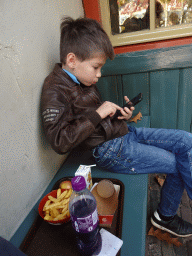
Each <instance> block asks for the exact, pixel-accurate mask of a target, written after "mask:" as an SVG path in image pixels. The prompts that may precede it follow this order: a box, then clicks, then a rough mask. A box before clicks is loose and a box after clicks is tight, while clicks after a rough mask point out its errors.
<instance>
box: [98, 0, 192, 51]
mask: <svg viewBox="0 0 192 256" xmlns="http://www.w3.org/2000/svg"><path fill="white" fill-rule="evenodd" d="M99 5H100V13H101V22H102V25H103V28H104V29H105V31H106V32H107V34H108V36H109V38H110V40H111V42H112V45H113V46H114V47H117V46H124V45H132V44H140V43H147V42H154V41H161V40H168V39H176V38H182V37H188V36H192V24H191V23H190V24H182V25H174V26H170V27H167V28H155V22H154V21H155V1H154V0H150V13H151V18H150V29H149V30H140V31H136V32H130V33H122V34H116V35H112V33H111V24H110V8H109V0H99Z"/></svg>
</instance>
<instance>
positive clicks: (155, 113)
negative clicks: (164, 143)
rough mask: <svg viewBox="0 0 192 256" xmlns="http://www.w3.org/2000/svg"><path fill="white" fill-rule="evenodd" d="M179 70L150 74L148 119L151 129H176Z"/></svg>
mask: <svg viewBox="0 0 192 256" xmlns="http://www.w3.org/2000/svg"><path fill="white" fill-rule="evenodd" d="M178 87H179V70H168V71H157V72H151V73H150V117H151V127H153V128H169V129H171V128H172V129H174V128H177V109H178V108H177V103H178Z"/></svg>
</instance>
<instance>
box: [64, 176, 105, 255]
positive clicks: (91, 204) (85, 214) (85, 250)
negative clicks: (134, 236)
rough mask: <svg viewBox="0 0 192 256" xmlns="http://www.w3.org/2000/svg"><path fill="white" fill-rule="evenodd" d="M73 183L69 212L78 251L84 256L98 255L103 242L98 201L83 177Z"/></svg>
mask: <svg viewBox="0 0 192 256" xmlns="http://www.w3.org/2000/svg"><path fill="white" fill-rule="evenodd" d="M71 183H72V187H73V193H72V195H71V197H70V201H69V212H70V215H71V221H72V226H73V228H74V230H75V233H76V238H77V246H78V249H79V251H80V253H81V254H82V255H84V256H91V255H98V254H99V253H100V251H101V246H102V240H101V234H100V232H99V218H98V213H97V204H96V200H95V198H94V196H93V195H92V193H91V192H90V191H89V190H88V189H87V188H86V181H85V178H84V177H83V176H75V177H74V178H73V179H72V181H71Z"/></svg>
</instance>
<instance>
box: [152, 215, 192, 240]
mask: <svg viewBox="0 0 192 256" xmlns="http://www.w3.org/2000/svg"><path fill="white" fill-rule="evenodd" d="M151 223H152V224H153V226H155V227H156V228H159V229H161V230H164V231H167V232H168V233H171V234H172V235H175V236H179V237H188V236H192V234H188V235H179V234H177V233H175V232H173V231H171V230H169V229H167V228H165V227H163V226H161V225H159V224H157V223H155V222H154V220H153V219H152V218H151Z"/></svg>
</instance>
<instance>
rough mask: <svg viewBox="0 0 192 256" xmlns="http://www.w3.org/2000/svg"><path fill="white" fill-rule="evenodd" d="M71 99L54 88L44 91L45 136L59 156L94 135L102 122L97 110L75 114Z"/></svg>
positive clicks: (42, 98)
mask: <svg viewBox="0 0 192 256" xmlns="http://www.w3.org/2000/svg"><path fill="white" fill-rule="evenodd" d="M72 104H73V103H72V102H71V101H70V99H69V98H68V97H67V96H66V95H65V94H63V93H61V91H60V90H58V89H57V88H54V87H50V88H48V89H47V88H46V90H43V92H42V96H41V115H42V122H43V128H44V132H45V136H46V138H47V140H48V141H49V143H50V144H51V146H52V148H53V149H54V150H55V151H56V152H57V153H58V154H65V153H67V152H69V151H71V150H72V149H73V148H74V147H76V146H77V145H79V144H80V143H81V142H83V141H84V140H86V139H87V138H88V137H89V136H90V135H91V134H92V133H94V131H95V128H96V126H97V125H98V124H99V122H101V117H100V115H99V114H98V113H97V112H96V111H95V109H91V108H89V109H88V110H87V111H82V114H81V112H80V113H74V107H72Z"/></svg>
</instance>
